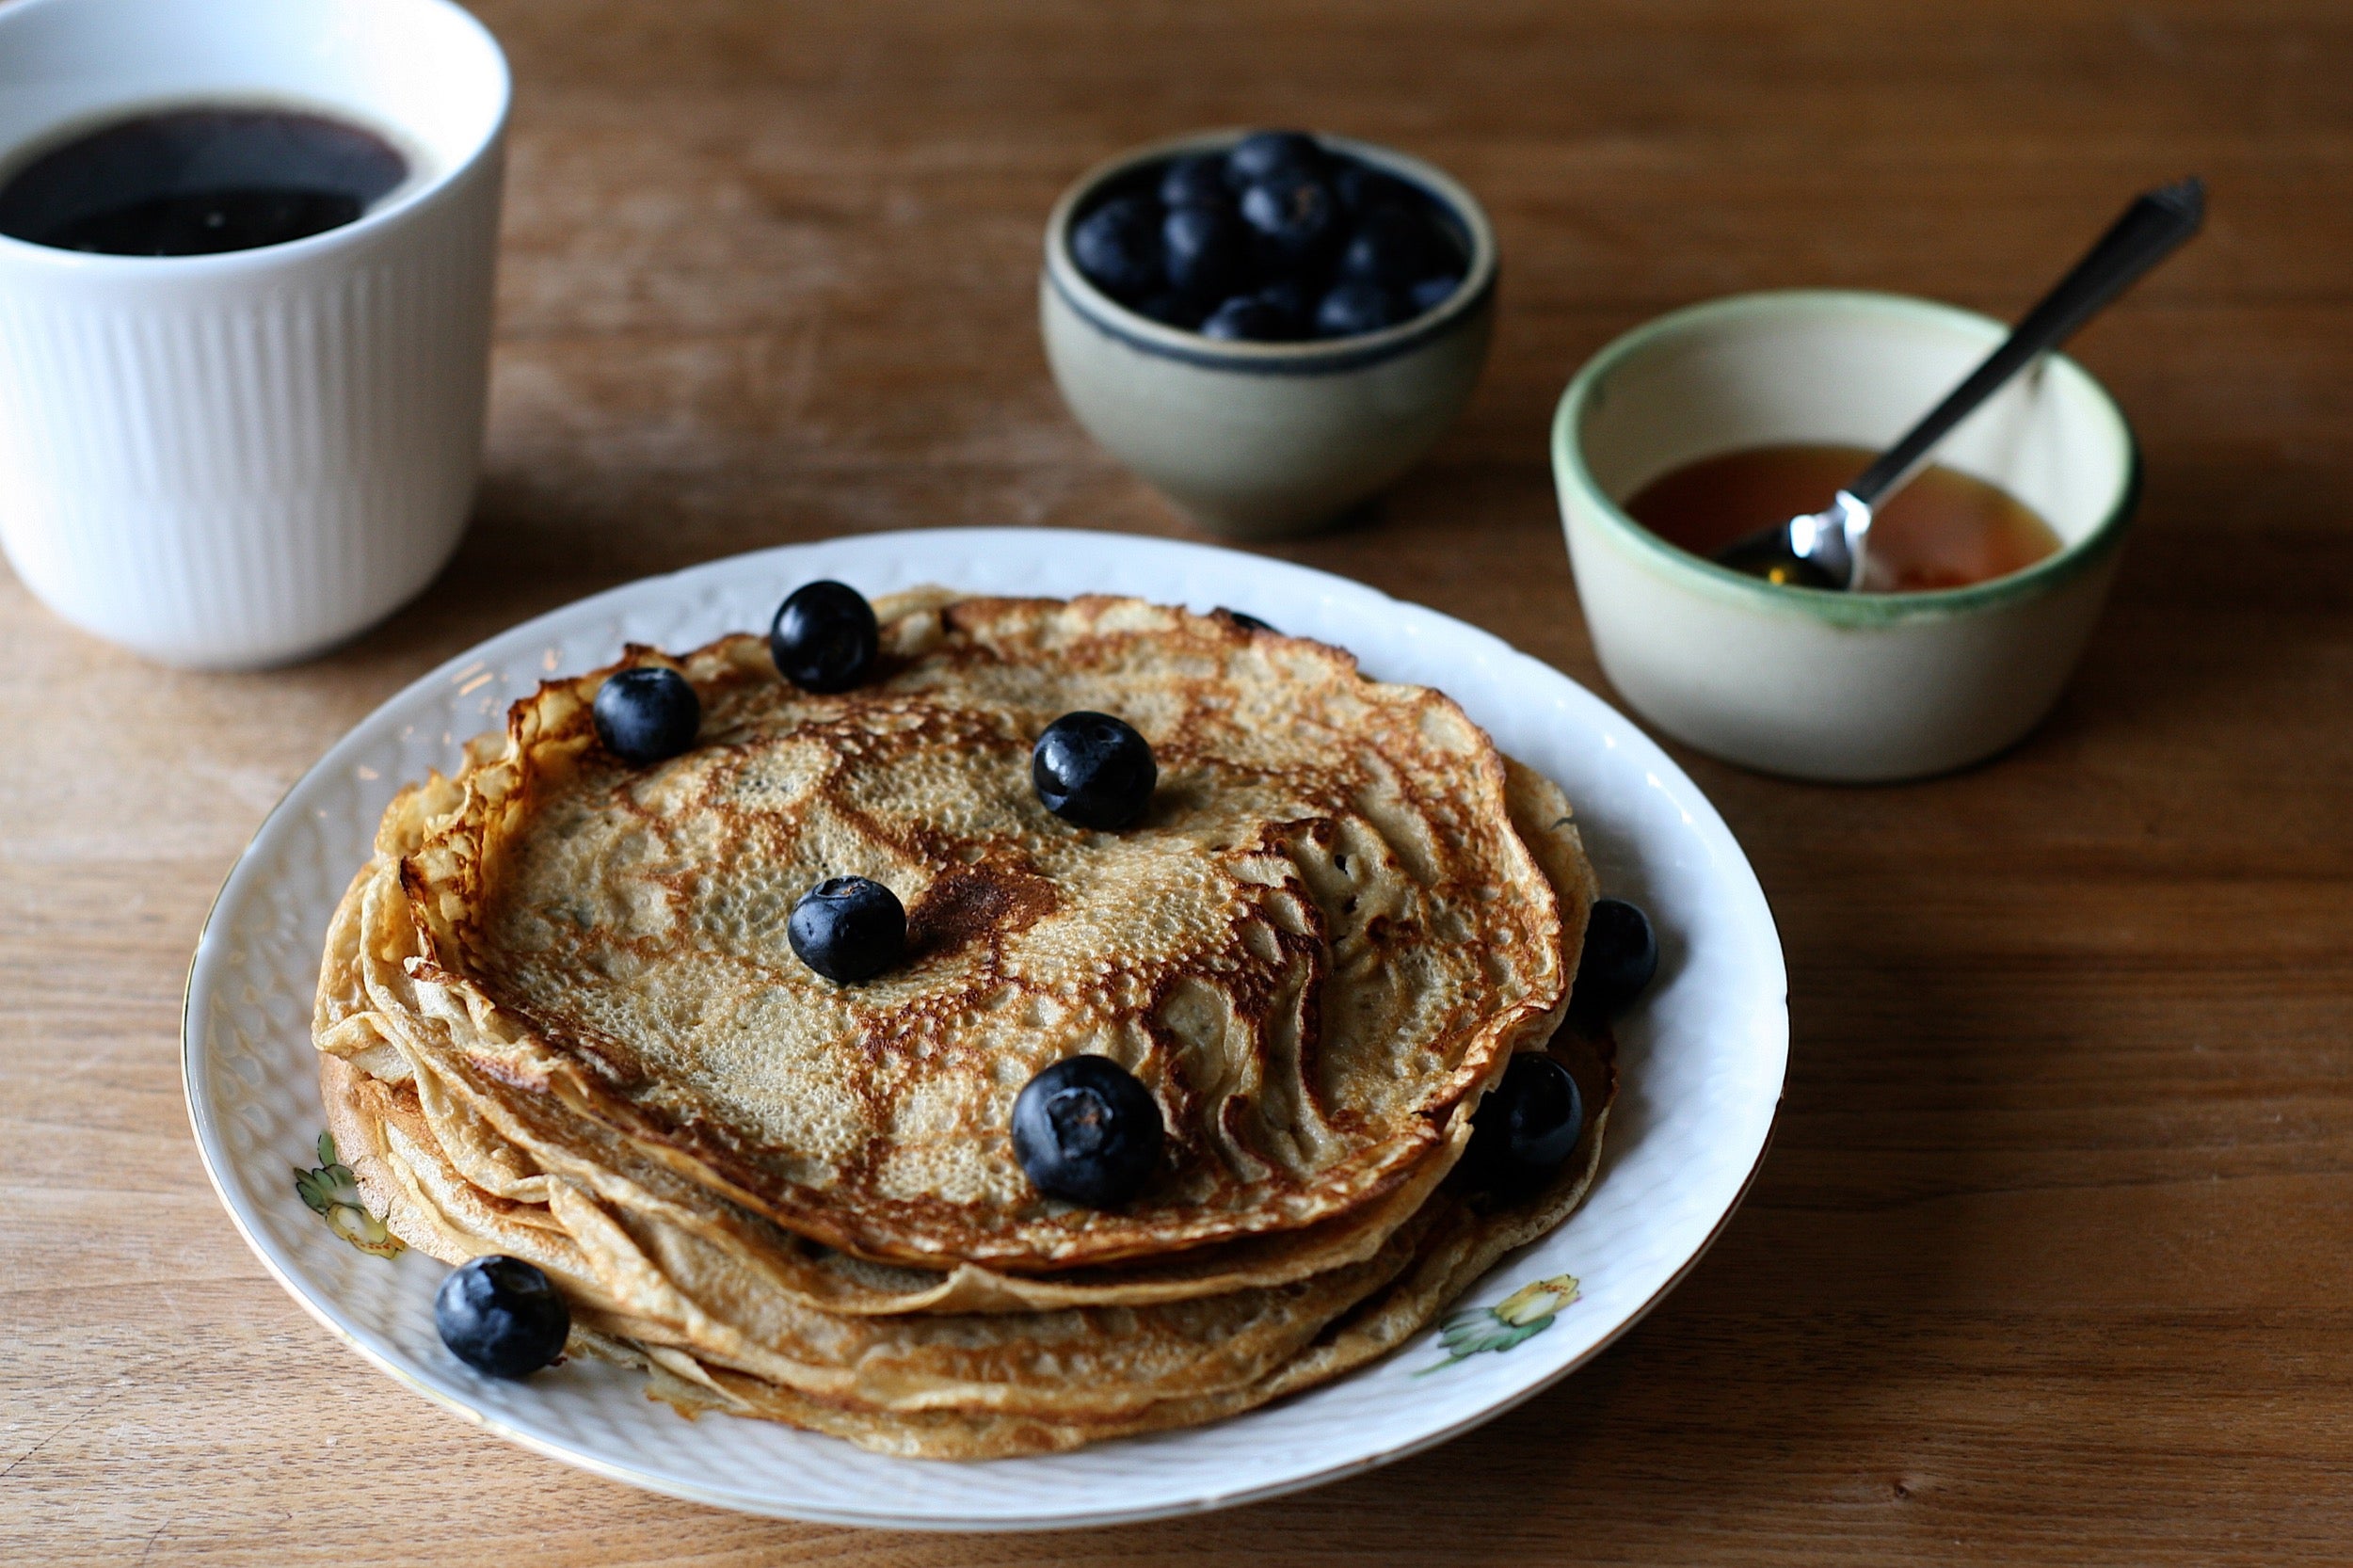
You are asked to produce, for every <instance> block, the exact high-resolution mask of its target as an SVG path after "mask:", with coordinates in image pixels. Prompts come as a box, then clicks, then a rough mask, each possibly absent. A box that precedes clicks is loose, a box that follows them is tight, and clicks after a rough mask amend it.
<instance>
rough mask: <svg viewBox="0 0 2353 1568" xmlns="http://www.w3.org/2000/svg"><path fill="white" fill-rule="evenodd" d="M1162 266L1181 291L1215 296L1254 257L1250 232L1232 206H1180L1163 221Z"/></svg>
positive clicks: (1238, 276)
mask: <svg viewBox="0 0 2353 1568" xmlns="http://www.w3.org/2000/svg"><path fill="white" fill-rule="evenodd" d="M1160 253H1161V257H1162V261H1161V265H1162V266H1163V267H1165V268H1166V269H1167V272H1168V281H1169V283H1170V285H1171V286H1172V287H1174V288H1175V289H1177V292H1179V293H1180V294H1189V295H1192V296H1194V297H1196V298H1209V299H1215V298H1218V297H1220V296H1223V295H1225V294H1226V293H1227V292H1228V291H1230V290H1231V289H1232V287H1233V286H1234V284H1235V283H1236V282H1238V281H1239V280H1241V274H1242V269H1243V268H1244V266H1246V265H1247V264H1248V263H1249V259H1250V232H1249V231H1248V230H1246V229H1244V228H1243V227H1242V224H1241V219H1240V218H1238V217H1236V216H1234V212H1233V209H1232V208H1230V207H1178V208H1176V209H1174V210H1173V211H1171V212H1170V213H1169V215H1168V216H1167V217H1166V218H1164V219H1162V220H1161V223H1160Z"/></svg>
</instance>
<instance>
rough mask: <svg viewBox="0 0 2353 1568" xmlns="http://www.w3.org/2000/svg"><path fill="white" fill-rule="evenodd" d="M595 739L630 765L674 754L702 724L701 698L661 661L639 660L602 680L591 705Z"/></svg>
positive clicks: (589, 711) (682, 747) (644, 763)
mask: <svg viewBox="0 0 2353 1568" xmlns="http://www.w3.org/2000/svg"><path fill="white" fill-rule="evenodd" d="M588 713H589V717H590V718H592V719H593V720H595V722H596V726H597V739H598V740H600V741H602V742H603V743H604V749H605V750H607V751H609V752H611V753H613V755H614V756H616V757H618V758H619V759H620V760H622V761H624V762H628V763H630V764H632V766H636V767H641V768H642V767H644V766H645V765H646V764H647V763H648V762H659V761H662V760H664V759H665V758H670V757H676V756H677V755H678V754H679V753H680V752H681V751H684V750H685V749H686V748H687V747H688V746H691V745H693V744H695V731H696V730H697V729H699V728H702V722H703V705H702V699H701V698H699V697H697V696H696V695H695V688H694V687H692V686H690V685H688V684H687V683H686V677H684V676H682V675H680V674H679V672H678V671H676V670H674V669H671V668H669V667H668V666H667V665H664V664H640V665H638V666H637V667H636V668H635V669H626V670H621V671H619V672H617V673H616V674H613V675H608V676H606V677H605V678H604V684H603V685H601V686H599V687H598V688H597V697H596V701H595V702H593V703H591V704H590V705H589V709H588Z"/></svg>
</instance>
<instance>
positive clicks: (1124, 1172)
mask: <svg viewBox="0 0 2353 1568" xmlns="http://www.w3.org/2000/svg"><path fill="white" fill-rule="evenodd" d="M1165 1136H1166V1133H1165V1131H1164V1130H1163V1128H1161V1125H1160V1105H1159V1104H1158V1102H1156V1101H1155V1100H1154V1099H1153V1098H1152V1092H1151V1091H1150V1090H1148V1089H1146V1088H1145V1087H1144V1085H1143V1084H1141V1083H1139V1082H1137V1081H1136V1080H1135V1076H1134V1075H1133V1074H1131V1073H1129V1072H1128V1070H1127V1069H1126V1068H1124V1067H1122V1066H1121V1065H1120V1064H1118V1063H1116V1062H1113V1061H1112V1060H1110V1059H1109V1058H1107V1057H1101V1056H1065V1057H1064V1058H1063V1059H1062V1060H1061V1061H1060V1062H1057V1063H1055V1064H1052V1065H1051V1066H1049V1067H1047V1068H1046V1069H1045V1070H1044V1071H1042V1072H1040V1073H1039V1074H1038V1075H1037V1076H1036V1077H1035V1078H1033V1079H1032V1080H1030V1081H1029V1082H1028V1084H1026V1085H1025V1086H1024V1087H1023V1088H1022V1091H1021V1095H1020V1097H1019V1098H1017V1099H1016V1100H1015V1101H1014V1102H1013V1153H1014V1158H1015V1159H1016V1160H1020V1161H1021V1169H1022V1172H1023V1173H1024V1174H1025V1175H1027V1176H1029V1178H1030V1185H1031V1186H1032V1187H1034V1188H1036V1189H1037V1190H1038V1191H1039V1192H1043V1193H1045V1194H1046V1195H1047V1196H1048V1197H1049V1198H1060V1199H1061V1200H1062V1201H1063V1202H1064V1203H1075V1204H1082V1205H1084V1206H1085V1207H1087V1208H1118V1207H1119V1206H1120V1205H1121V1204H1124V1203H1126V1202H1127V1201H1128V1199H1129V1198H1132V1197H1134V1196H1135V1195H1136V1193H1137V1192H1139V1191H1141V1190H1142V1188H1143V1186H1144V1182H1145V1181H1146V1180H1147V1179H1148V1178H1149V1177H1150V1176H1151V1175H1152V1172H1153V1170H1154V1168H1155V1167H1157V1166H1158V1165H1159V1164H1160V1144H1161V1142H1162V1140H1163V1139H1164V1138H1165Z"/></svg>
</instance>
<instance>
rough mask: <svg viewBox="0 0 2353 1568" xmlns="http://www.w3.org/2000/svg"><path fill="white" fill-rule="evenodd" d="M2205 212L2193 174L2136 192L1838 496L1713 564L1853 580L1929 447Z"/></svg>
mask: <svg viewBox="0 0 2353 1568" xmlns="http://www.w3.org/2000/svg"><path fill="white" fill-rule="evenodd" d="M2205 216H2206V187H2205V184H2204V183H2203V182H2202V181H2200V180H2197V179H2189V180H2184V181H2182V182H2181V183H2180V184H2171V185H2164V186H2160V187H2159V188H2158V189H2156V190H2153V191H2149V192H2147V193H2145V194H2143V195H2141V196H2140V197H2138V198H2137V199H2136V200H2134V202H2133V204H2132V205H2131V206H2129V207H2127V208H2125V209H2124V216H2121V217H2120V218H2118V219H2117V220H2116V222H2115V223H2114V224H2112V225H2111V226H2110V227H2109V229H2108V232H2106V233H2105V234H2103V235H2101V236H2100V242H2099V243H2098V244H2097V245H2094V246H2093V247H2092V248H2090V249H2089V251H2087V252H2085V254H2084V259H2083V260H2082V261H2080V262H2077V263H2076V264H2075V265H2074V268H2073V270H2072V271H2070V272H2069V273H2068V275H2067V276H2066V277H2064V278H2062V279H2060V280H2058V286H2057V287H2056V288H2054V289H2053V290H2052V291H2051V292H2050V293H2049V294H2046V295H2044V296H2042V298H2041V302H2040V303H2038V304H2037V305H2036V306H2035V308H2034V309H2033V310H2031V311H2028V312H2026V314H2025V319H2024V320H2022V321H2021V322H2019V324H2018V325H2017V327H2016V328H2013V329H2012V330H2011V332H2010V334H2009V337H2008V338H2006V339H2004V340H2003V342H2002V346H2001V347H1999V348H1997V349H1995V350H1994V351H1993V353H1991V354H1989V355H1987V356H1986V358H1985V361H1984V363H1982V364H1980V365H1978V366H1977V369H1975V370H1973V371H1971V372H1970V373H1969V378H1968V379H1967V380H1965V381H1963V382H1962V383H1961V385H1960V386H1958V387H1955V388H1954V389H1953V390H1952V392H1950V393H1949V394H1947V395H1946V397H1945V401H1944V402H1942V403H1939V404H1938V405H1937V406H1936V407H1935V408H1932V409H1930V410H1929V414H1928V417H1927V418H1925V419H1923V420H1922V421H1920V423H1919V424H1915V425H1913V427H1912V428H1911V429H1910V430H1908V431H1906V432H1905V433H1904V437H1903V439H1902V440H1898V441H1897V443H1896V444H1895V445H1893V446H1891V447H1889V448H1888V449H1887V450H1886V451H1885V452H1884V453H1882V454H1881V455H1880V457H1879V459H1878V460H1877V461H1875V462H1874V463H1872V465H1871V466H1870V467H1869V468H1866V469H1865V470H1864V471H1863V472H1861V473H1860V474H1858V475H1856V476H1855V480H1854V482H1853V483H1852V484H1850V485H1849V486H1848V487H1847V488H1845V489H1843V490H1840V491H1839V492H1838V495H1837V498H1836V499H1835V500H1833V502H1832V503H1831V504H1830V505H1829V507H1828V508H1827V509H1826V510H1823V511H1819V512H1815V513H1812V514H1810V515H1808V516H1805V517H1797V518H1791V519H1790V520H1788V521H1787V522H1785V523H1782V524H1780V525H1779V526H1778V527H1773V528H1767V529H1763V530H1761V531H1759V532H1757V533H1754V534H1751V535H1749V536H1747V537H1746V538H1743V539H1739V540H1737V541H1735V542H1734V543H1732V544H1730V545H1727V546H1725V547H1724V548H1723V549H1722V550H1720V551H1718V552H1716V557H1715V558H1716V560H1717V562H1718V563H1719V564H1720V565H1722V566H1727V567H1730V568H1733V569H1734V570H1736V571H1745V572H1748V573H1750V574H1752V575H1753V576H1757V577H1763V578H1766V579H1769V581H1771V582H1775V583H1785V584H1792V585H1794V586H1797V587H1803V588H1828V589H1833V590H1837V589H1844V590H1847V591H1849V592H1853V591H1855V590H1857V589H1860V588H1861V587H1862V586H1863V564H1864V556H1865V552H1866V550H1867V548H1868V546H1869V543H1870V537H1871V514H1872V510H1873V508H1875V507H1877V506H1879V505H1880V504H1881V503H1882V502H1884V501H1886V500H1887V499H1888V497H1890V496H1892V495H1894V494H1895V493H1896V492H1897V490H1899V489H1902V488H1904V486H1905V485H1906V484H1907V483H1909V482H1910V481H1911V479H1912V477H1913V474H1916V473H1918V472H1920V471H1921V470H1922V469H1924V468H1926V467H1928V463H1929V456H1930V455H1931V454H1933V453H1934V452H1935V450H1936V443H1937V442H1939V441H1941V440H1944V439H1945V436H1946V435H1947V434H1949V433H1950V432H1951V430H1952V428H1953V426H1954V425H1956V424H1960V423H1961V421H1962V420H1964V419H1966V418H1967V417H1968V416H1969V415H1970V414H1971V413H1972V412H1973V411H1975V410H1976V408H1977V405H1978V404H1980V403H1983V402H1984V401H1985V400H1986V399H1987V398H1989V397H1991V396H1993V394H1994V393H1995V392H1999V391H2000V390H2001V389H2002V387H2003V385H2004V384H2005V383H2007V382H2008V381H2009V378H2010V377H2011V376H2015V375H2017V374H2018V373H2019V371H2021V370H2022V369H2024V368H2025V366H2026V364H2027V363H2028V362H2029V361H2031V360H2033V359H2034V358H2035V357H2036V356H2037V355H2039V354H2041V353H2042V352H2043V351H2044V350H2046V349H2052V348H2057V346H2058V345H2059V344H2062V343H2065V342H2066V341H2067V340H2068V338H2069V337H2071V336H2073V333H2074V331H2075V328H2078V327H2081V326H2082V325H2083V324H2084V323H2085V322H2087V321H2089V320H2090V319H2091V317H2092V316H2093V315H2094V314H2095V313H2097V312H2099V311H2100V310H2101V308H2102V307H2104V306H2105V305H2106V304H2107V303H2108V302H2109V301H2110V300H2112V299H2114V298H2115V297H2116V296H2118V295H2120V294H2122V293H2123V292H2124V291H2125V289H2127V288H2128V287H2130V286H2131V285H2132V284H2133V282H2134V281H2135V280H2137V279H2138V278H2139V277H2140V275H2141V274H2142V273H2144V272H2147V271H2148V270H2149V269H2150V268H2151V267H2153V266H2154V265H2156V264H2158V263H2159V262H2161V261H2163V260H2164V259H2165V258H2166V256H2167V255H2169V253H2170V252H2171V251H2172V250H2173V248H2174V247H2176V246H2178V245H2180V244H2181V243H2182V242H2183V241H2184V240H2185V239H2187V238H2189V237H2190V235H2192V234H2194V233H2196V232H2198V226H2199V224H2200V223H2201V221H2203V220H2204V218H2205Z"/></svg>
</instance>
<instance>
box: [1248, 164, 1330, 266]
mask: <svg viewBox="0 0 2353 1568" xmlns="http://www.w3.org/2000/svg"><path fill="white" fill-rule="evenodd" d="M1241 216H1242V221H1243V222H1245V223H1247V224H1249V225H1250V228H1251V231H1252V232H1253V234H1254V235H1255V236H1256V241H1257V251H1258V260H1259V263H1260V264H1262V265H1264V266H1265V267H1267V268H1268V269H1269V270H1270V271H1290V272H1292V273H1294V274H1296V272H1297V271H1298V270H1300V269H1302V268H1309V267H1313V266H1315V265H1317V264H1320V263H1321V261H1322V259H1323V257H1324V255H1325V253H1326V252H1328V251H1329V250H1330V249H1331V248H1332V243H1333V241H1334V240H1336V239H1337V238H1338V237H1339V219H1340V207H1339V202H1338V201H1337V200H1335V199H1334V197H1333V195H1332V187H1331V186H1329V185H1327V184H1324V183H1323V182H1322V181H1321V180H1318V179H1316V178H1314V177H1313V176H1312V175H1306V174H1296V173H1281V174H1275V175H1273V176H1270V177H1269V178H1267V179H1264V180H1261V181H1259V182H1258V183H1257V184H1254V185H1251V186H1249V187H1247V188H1246V189H1244V190H1243V191H1242V193H1241Z"/></svg>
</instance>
